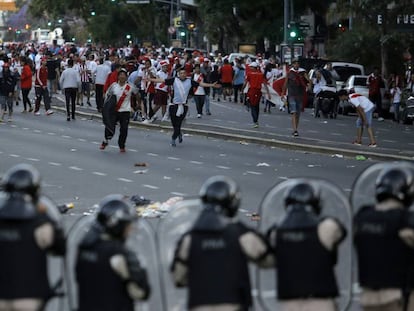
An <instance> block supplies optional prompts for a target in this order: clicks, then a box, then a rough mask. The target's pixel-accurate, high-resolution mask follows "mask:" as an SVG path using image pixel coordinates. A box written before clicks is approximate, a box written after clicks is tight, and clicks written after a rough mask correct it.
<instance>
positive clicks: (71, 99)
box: [59, 59, 81, 121]
mask: <svg viewBox="0 0 414 311" xmlns="http://www.w3.org/2000/svg"><path fill="white" fill-rule="evenodd" d="M59 84H60V87H61V89H63V90H64V92H65V103H66V120H67V121H70V118H71V117H72V120H75V110H76V93H77V92H78V89H79V87H80V85H81V78H80V75H79V72H78V71H77V70H76V69H74V68H73V59H69V60H68V67H67V68H66V69H65V70H64V71H63V72H62V75H61V76H60V79H59Z"/></svg>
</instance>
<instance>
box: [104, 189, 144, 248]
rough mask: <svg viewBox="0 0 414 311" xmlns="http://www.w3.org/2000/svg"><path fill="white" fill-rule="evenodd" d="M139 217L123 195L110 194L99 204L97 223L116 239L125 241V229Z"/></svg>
mask: <svg viewBox="0 0 414 311" xmlns="http://www.w3.org/2000/svg"><path fill="white" fill-rule="evenodd" d="M136 218H137V215H136V213H135V211H134V210H133V208H132V206H131V205H130V204H129V203H128V202H127V201H126V200H125V198H124V196H123V195H120V194H110V195H108V196H106V197H105V198H103V199H102V201H101V202H100V203H99V207H98V214H97V221H98V223H99V224H100V225H101V226H102V227H103V229H104V231H105V232H106V233H108V234H109V235H110V236H111V237H113V238H116V239H121V240H122V239H124V238H125V237H124V232H125V228H126V227H127V226H128V225H129V224H130V223H131V222H132V221H134V220H135V219H136Z"/></svg>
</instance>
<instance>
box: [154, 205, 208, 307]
mask: <svg viewBox="0 0 414 311" xmlns="http://www.w3.org/2000/svg"><path fill="white" fill-rule="evenodd" d="M201 206H202V203H201V201H200V200H199V199H192V200H184V201H180V202H177V203H176V204H175V205H174V206H173V207H172V208H171V209H170V211H169V213H168V214H167V215H166V216H165V217H164V218H162V219H161V220H160V222H159V224H158V227H157V230H156V232H157V241H158V245H157V247H158V251H159V257H158V258H159V259H160V263H161V278H162V282H161V283H162V285H163V287H162V288H163V295H162V298H163V306H164V309H163V310H164V311H167V310H186V309H187V296H188V291H187V289H186V288H182V287H176V286H175V284H174V282H173V278H172V277H171V271H170V269H171V264H172V263H173V260H174V251H175V249H176V247H177V245H178V243H179V241H180V238H181V237H182V236H183V234H184V233H186V232H188V231H189V230H190V229H191V228H192V226H193V225H194V222H195V221H196V219H197V218H199V216H200V214H201V212H202V208H201Z"/></svg>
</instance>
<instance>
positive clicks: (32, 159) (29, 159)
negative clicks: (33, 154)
mask: <svg viewBox="0 0 414 311" xmlns="http://www.w3.org/2000/svg"><path fill="white" fill-rule="evenodd" d="M26 160H27V161H33V162H39V161H40V160H39V159H36V158H26Z"/></svg>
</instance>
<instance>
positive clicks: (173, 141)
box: [171, 139, 177, 147]
mask: <svg viewBox="0 0 414 311" xmlns="http://www.w3.org/2000/svg"><path fill="white" fill-rule="evenodd" d="M176 146H177V144H176V143H175V139H171V147H176Z"/></svg>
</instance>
